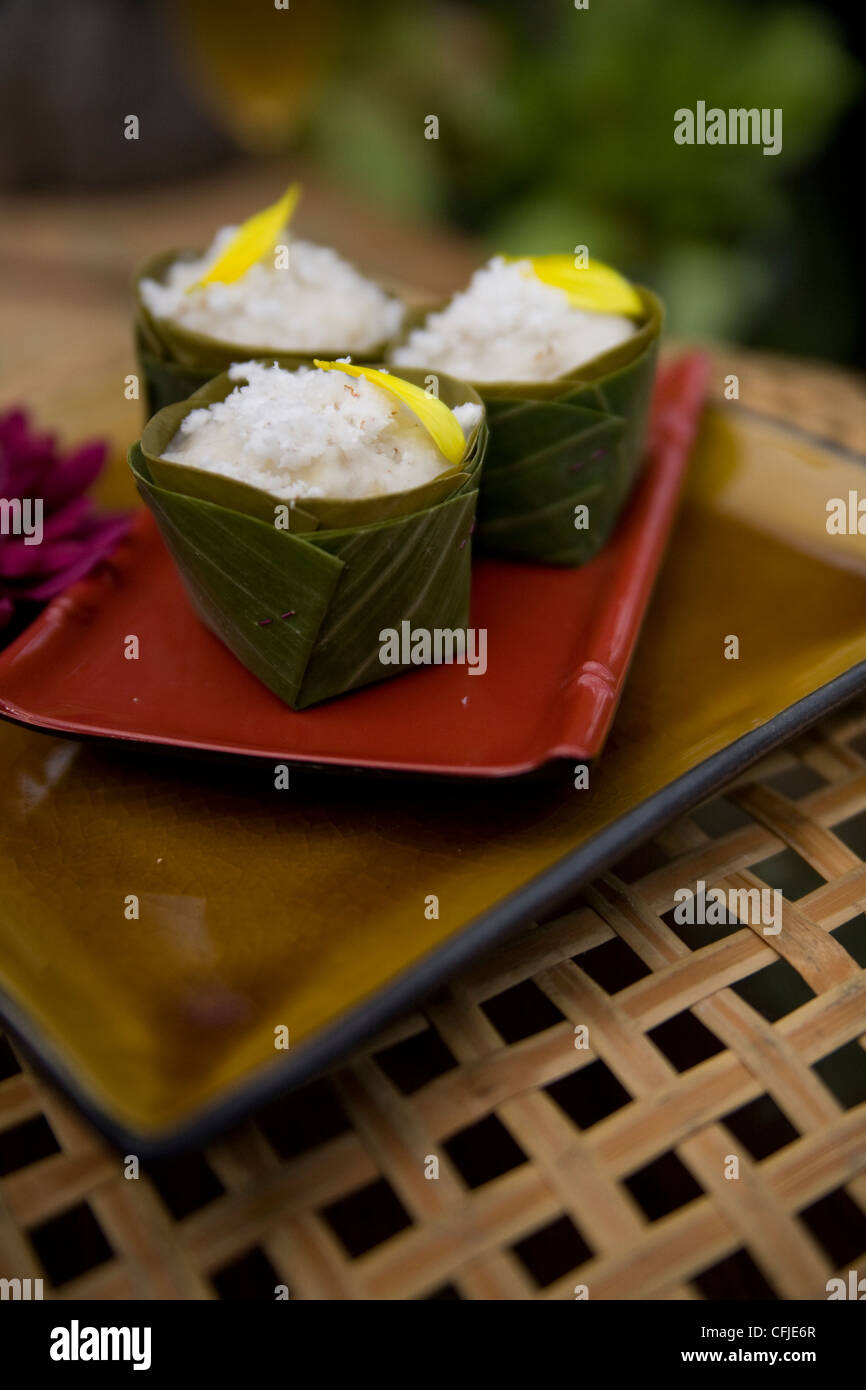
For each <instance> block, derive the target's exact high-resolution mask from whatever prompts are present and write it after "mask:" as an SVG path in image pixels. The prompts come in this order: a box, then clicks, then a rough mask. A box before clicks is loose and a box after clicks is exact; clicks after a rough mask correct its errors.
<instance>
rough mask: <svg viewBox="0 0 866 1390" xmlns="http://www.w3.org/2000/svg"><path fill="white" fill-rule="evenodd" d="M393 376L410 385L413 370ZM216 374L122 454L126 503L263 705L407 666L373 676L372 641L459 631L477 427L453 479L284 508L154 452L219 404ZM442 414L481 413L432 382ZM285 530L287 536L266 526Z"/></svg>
mask: <svg viewBox="0 0 866 1390" xmlns="http://www.w3.org/2000/svg"><path fill="white" fill-rule="evenodd" d="M391 370H392V372H393V374H394V375H395V376H400V377H403V378H404V379H405V380H407V381H411V382H414V383H415V384H416V385H419V386H423V385H424V379H425V374H424V373H423V372H421V371H416V370H414V369H412V368H406V369H405V370H403V369H401V370H400V371H399V372H394V371H393V369H391ZM238 384H239V383H238V381H237V380H229V377H228V375H227V374H226V373H223V374H221V375H220V376H218V377H216V378H215V379H214V380H212V381H210V382H208V383H207V384H206V385H205V386H203V387H201V388H200V389H199V390H198V391H196V392H195V393H194V394H193V395H192V396H191V397H190V398H189V399H188V400H186V401H183V402H180V403H177V404H174V405H170V406H167V407H165V408H163V409H162V410H160V411H159V413H158V414H157V415H155V416H154V417H153V419H151V420H150V421H149V422H148V424H147V425H146V427H145V430H144V433H143V435H142V438H141V440H140V441H139V442H138V443H137V444H134V445H133V447H132V448H131V450H130V452H129V464H130V467H131V468H132V471H133V473H134V475H135V478H136V482H137V485H138V489H139V492H140V493H141V495H142V497H143V498H144V501H145V502H146V503H147V505H148V507H149V508H150V510H151V511H152V512H153V515H154V517H155V518H156V521H157V524H158V526H159V529H160V531H161V533H162V536H163V539H164V541H165V543H166V545H167V547H168V549H169V551H170V552H171V554H172V557H173V559H174V561H175V564H176V565H177V568H178V570H179V572H180V575H181V578H182V580H183V582H184V586H185V588H186V591H187V594H188V595H189V598H190V600H191V602H192V604H193V607H194V608H195V609H196V611H197V613H198V614H199V616H200V617H201V618H202V620H203V621H204V622H205V623H206V624H207V626H208V627H209V628H210V629H211V630H212V631H213V632H214V633H215V634H216V636H217V637H219V638H220V640H221V641H222V642H224V643H225V645H226V646H227V647H229V648H230V650H231V651H232V652H233V653H234V655H235V656H236V657H237V658H238V660H239V661H241V662H242V663H243V664H244V665H245V666H246V667H247V668H248V669H249V670H250V671H252V672H253V673H254V674H255V675H256V676H258V678H259V680H261V681H263V682H264V684H265V685H266V686H268V687H269V689H271V690H272V691H273V692H274V694H275V695H277V696H279V698H280V699H281V700H283V701H284V702H285V703H286V704H288V705H290V706H291V708H292V709H295V710H300V709H304V708H306V707H307V706H309V705H313V704H316V703H318V702H319V701H321V700H327V699H330V698H331V697H332V696H335V695H340V694H344V693H345V692H347V691H350V690H355V689H357V688H359V687H360V686H364V685H368V684H370V683H371V682H373V681H379V680H383V679H385V678H387V677H389V676H392V675H398V674H400V672H401V671H405V670H407V669H411V668H409V667H407V666H401V665H383V664H382V662H381V660H380V649H381V645H382V643H381V639H380V632H381V631H382V630H383V629H385V628H391V629H396V630H397V631H398V632H399V631H400V630H401V623H402V622H404V621H407V620H408V621H409V622H410V624H411V626H412V627H413V628H424V629H435V628H440V629H460V628H466V626H467V624H468V621H469V587H470V563H471V550H472V546H471V535H472V530H473V527H474V521H475V510H476V504H477V500H478V484H479V478H480V473H481V464H482V461H483V458H484V453H485V450H486V447H487V424H486V419H485V415H484V412H483V410H482V412H481V416H480V419H479V421H478V423H477V424H476V425H475V427H474V429H473V430H472V432H471V434H470V435H469V438H468V439H467V442H466V452H465V454H464V457H463V459H462V461H461V462H460V463H459V465H458V466H457V467H456V468H453V469H451V470H450V471H449V472H447V473H445V474H443V475H440V476H438V477H436V478H434V479H432V480H431V481H430V482H427V483H425V484H423V485H422V486H420V487H416V488H413V489H412V490H411V491H406V492H400V493H390V494H386V495H384V496H380V497H365V498H353V499H347V500H340V499H336V498H335V499H331V498H328V499H325V498H321V499H315V500H311V499H307V498H305V499H304V500H303V502H302V503H297V504H294V505H291V506H289V505H288V504H287V503H286V501H285V499H284V498H278V497H275V496H272V495H271V494H270V493H267V492H264V491H262V490H261V489H259V488H256V487H253V486H250V485H249V484H247V483H243V482H240V481H238V480H235V479H233V478H228V477H225V476H223V475H221V474H214V473H210V472H207V471H205V470H202V469H198V468H194V467H191V466H189V465H186V464H178V463H173V462H170V461H168V460H166V459H165V458H163V454H164V453H165V452H166V451H167V449H168V446H169V443H170V441H171V440H172V438H173V437H174V435H175V433H176V431H177V429H178V427H179V425H180V422H181V420H182V419H183V418H184V417H185V416H186V415H187V414H189V412H190V411H192V410H195V409H198V408H199V407H201V406H207V405H211V404H212V403H213V402H215V401H221V400H224V399H225V397H226V396H227V395H229V393H230V392H231V391H233V390H234V388H235V387H236V386H237V385H238ZM439 397H440V399H441V400H442V401H443V402H444V403H445V404H446V405H448V406H452V407H453V406H456V405H461V404H463V403H464V402H467V401H471V402H473V403H474V404H478V405H480V404H481V401H480V398H479V396H478V395H477V393H476V392H475V391H474V390H473V389H472V387H470V386H467V385H465V384H464V383H463V382H460V381H456V380H455V379H454V378H452V377H448V376H444V375H443V376H441V377H440V378H439ZM277 516H279V518H280V526H282V525H285V524H286V523H287V524H288V528H289V529H279V527H278V525H277V524H276V522H275V518H276V517H277Z"/></svg>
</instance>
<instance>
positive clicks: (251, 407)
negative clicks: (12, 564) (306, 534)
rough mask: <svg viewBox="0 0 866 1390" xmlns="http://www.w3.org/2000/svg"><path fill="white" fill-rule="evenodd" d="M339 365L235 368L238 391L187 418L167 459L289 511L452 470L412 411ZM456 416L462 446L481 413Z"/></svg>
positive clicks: (393, 488)
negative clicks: (245, 487)
mask: <svg viewBox="0 0 866 1390" xmlns="http://www.w3.org/2000/svg"><path fill="white" fill-rule="evenodd" d="M342 365H343V363H342V362H341V363H338V364H335V367H336V368H337V369H331V370H325V369H320V368H317V367H299V368H297V369H296V370H294V371H289V370H286V369H284V368H282V367H280V366H279V365H277V364H276V363H275V364H274V365H273V366H270V365H267V364H266V363H261V362H241V363H236V364H235V365H234V366H232V367H231V368H229V372H228V375H229V377H230V379H231V380H233V381H237V382H238V383H239V384H238V385H237V386H236V387H235V389H234V390H233V391H232V392H231V393H230V394H229V395H228V396H226V398H225V399H224V400H222V401H217V402H214V403H213V404H211V405H208V406H203V407H201V408H199V409H197V410H193V411H190V413H189V414H188V415H186V416H185V417H184V419H183V420H182V422H181V425H180V428H179V429H178V430H177V433H176V434H175V435H174V438H173V439H172V440H171V441H170V443H169V446H168V448H167V449H166V450H165V451H164V452H163V454H162V457H163V458H164V459H165V460H166V461H167V462H169V463H178V464H186V465H188V466H191V467H194V468H198V469H202V470H204V471H206V472H210V473H216V474H222V475H223V476H224V477H229V478H233V479H236V480H238V481H240V482H243V483H247V484H249V485H251V486H252V487H256V488H259V489H261V490H262V491H264V492H267V493H270V494H271V496H273V497H276V498H279V499H281V500H283V501H287V502H289V503H293V502H301V501H303V499H305V498H309V499H313V498H345V499H355V498H364V497H381V496H385V495H387V494H391V493H397V492H407V491H410V490H411V489H413V488H416V487H420V486H422V485H423V484H425V483H427V482H430V481H432V480H433V479H434V478H438V477H440V476H441V475H442V474H444V473H447V472H449V471H453V469H454V467H455V462H454V460H453V458H452V459H449V458H447V457H446V456H445V454H444V453H443V452H442V451H441V449H440V448H439V447H438V445H437V443H436V442H434V439H433V436H432V435H431V433H430V432H429V430H428V429H427V428H426V427H425V425H424V424H422V422H421V420H420V419H419V418H418V416H417V415H416V414H415V413H414V412H413V410H411V409H410V408H409V407H408V406H407V405H406V404H404V403H403V401H402V400H400V399H399V398H398V397H397V396H395V395H394V394H392V393H391V391H390V390H386V389H384V388H383V387H382V386H381V385H379V384H377V383H376V382H375V381H371V380H370V379H368V377H366V376H355V375H350V374H349V373H348V371H341V370H339V367H340V366H342ZM346 365H348V364H346ZM355 370H358V369H355ZM361 370H364V371H367V370H369V369H366V368H364V369H361ZM384 375H388V374H387V373H384ZM395 380H396V378H395ZM420 395H423V393H422V392H419V396H420ZM451 414H452V415H453V416H454V418H455V420H456V422H457V425H459V428H460V430H461V431H462V433H463V438H464V442H465V441H466V440H468V438H469V436H470V435H471V433H472V431H473V430H474V428H475V426H476V425H477V424H478V421H479V420H480V418H481V414H482V407H481V406H480V405H478V404H475V403H473V402H471V401H467V402H466V403H465V404H462V405H458V406H456V407H455V408H454V409H453V410H452V412H451ZM458 439H459V436H458ZM458 448H459V443H458Z"/></svg>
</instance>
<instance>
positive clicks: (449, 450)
mask: <svg viewBox="0 0 866 1390" xmlns="http://www.w3.org/2000/svg"><path fill="white" fill-rule="evenodd" d="M313 364H314V366H316V367H321V369H322V371H324V372H345V373H346V375H347V376H363V377H366V379H367V380H368V381H372V383H373V385H374V386H381V387H382V388H383V389H384V390H385V391H390V392H391V395H392V396H396V397H397V399H398V400H399V401H402V402H403V404H404V405H406V406H408V407H409V409H410V410H411V411H412V414H413V415H416V416H417V417H418V419H419V420H420V421H421V424H422V425H423V426H424V428H425V430H426V431H427V433H428V434H429V435H430V437H431V439H432V440H433V443H434V444H435V445H436V447H437V449H439V450H440V452H441V453H443V454H444V455H445V457H446V458H447V460H448V462H449V463H450V464H451V465H452V467H454V468H456V467H457V466H458V464H459V463H461V461H462V459H463V455H464V454H465V453H466V437H465V435H464V433H463V431H462V429H461V428H460V423H459V421H458V420H457V418H456V416H455V415H454V412H453V411H452V410H449V408H448V406H447V405H445V403H444V401H440V400H439V397H438V396H430V395H428V394H427V392H426V391H424V390H422V388H421V387H420V386H416V385H415V383H414V382H412V381H404V380H403V378H402V377H399V376H392V374H391V373H390V372H377V371H376V368H375V367H356V366H355V365H354V364H353V363H352V362H319V361H317V360H316V359H315V358H314V359H313Z"/></svg>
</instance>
